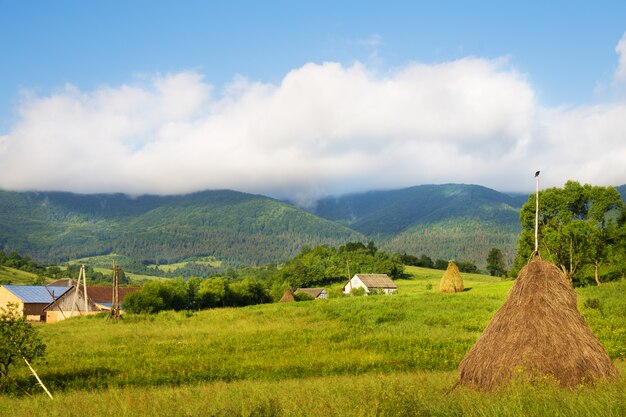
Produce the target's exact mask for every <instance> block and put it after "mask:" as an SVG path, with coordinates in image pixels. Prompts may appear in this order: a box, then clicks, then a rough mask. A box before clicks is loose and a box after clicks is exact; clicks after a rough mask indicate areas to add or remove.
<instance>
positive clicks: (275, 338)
mask: <svg viewBox="0 0 626 417" xmlns="http://www.w3.org/2000/svg"><path fill="white" fill-rule="evenodd" d="M408 272H409V273H410V274H411V279H406V280H397V281H396V283H397V284H398V294H397V295H394V296H371V297H353V298H345V297H342V298H331V299H329V300H320V301H310V302H298V303H275V304H265V305H257V306H251V307H245V308H221V309H212V310H207V311H201V312H198V313H189V312H180V313H173V312H163V313H160V314H158V315H153V316H127V317H126V318H125V319H124V320H122V321H121V322H119V323H112V322H110V321H106V320H105V319H104V318H101V317H91V318H76V319H69V320H66V321H63V322H60V323H56V324H49V325H42V326H38V331H39V332H40V333H41V335H42V336H43V338H44V340H45V342H46V344H47V346H48V354H47V360H46V361H45V362H43V361H42V362H38V363H36V364H35V367H36V369H37V371H38V373H39V375H40V376H41V378H42V380H43V381H44V383H45V384H46V385H47V386H48V388H49V389H50V390H51V391H52V393H53V395H54V396H55V400H54V401H51V400H50V399H49V398H47V397H46V396H45V395H44V394H43V393H42V392H41V389H40V387H38V386H37V385H36V383H35V381H34V379H33V377H32V376H31V375H30V374H29V372H28V369H27V368H25V367H22V368H20V369H16V371H15V372H14V374H12V379H13V381H15V383H17V384H19V386H20V387H22V388H24V389H26V390H27V391H28V392H29V393H30V394H31V395H32V396H27V395H25V394H22V393H21V392H19V391H17V393H15V395H14V396H0V415H7V416H8V415H10V416H14V417H21V416H32V415H38V414H42V413H45V414H47V415H69V416H81V415H85V410H89V413H88V414H90V415H106V416H115V415H125V416H151V417H157V416H175V415H176V416H177V415H186V416H206V415H213V416H411V415H441V416H444V415H446V416H447V415H454V416H464V415H470V416H490V415H506V416H544V415H559V416H591V415H602V416H609V415H611V416H618V415H623V412H624V411H625V410H626V385H625V384H626V382H625V381H624V379H622V380H621V381H619V382H615V383H600V384H596V385H586V384H585V385H581V386H580V387H577V388H575V389H560V388H559V387H558V386H557V385H556V384H555V383H554V382H553V381H550V380H545V381H543V382H540V383H538V384H536V385H527V384H524V382H523V381H521V380H520V381H517V382H516V383H514V384H513V385H512V386H511V387H509V388H506V389H503V390H501V391H499V392H497V393H481V392H475V391H471V390H468V389H466V388H462V387H458V388H456V389H454V390H450V388H451V387H452V386H453V384H454V382H455V380H456V379H457V376H458V371H457V369H458V366H459V362H460V361H461V359H462V358H463V356H464V355H465V354H466V352H467V351H468V350H469V349H470V347H471V346H472V345H473V343H474V342H475V341H476V339H477V338H478V337H479V336H480V334H481V332H482V331H483V329H484V328H485V326H486V325H487V323H488V322H489V320H490V319H491V318H492V317H493V315H494V313H495V311H496V310H497V309H498V308H499V307H500V306H501V305H502V303H503V302H504V300H505V298H506V295H507V292H508V290H509V289H510V288H511V286H512V282H511V281H505V280H500V279H496V278H493V277H487V276H481V275H470V274H467V275H464V281H465V286H466V288H467V291H464V292H463V293H458V294H441V293H439V292H438V291H437V284H438V280H439V278H440V276H441V274H442V271H434V270H427V269H423V268H408ZM576 291H577V293H578V307H579V310H580V311H581V313H582V314H583V316H584V317H585V320H586V322H587V323H588V324H589V326H590V328H591V329H592V331H593V332H594V333H595V334H596V336H597V337H598V339H599V341H600V342H601V343H602V344H603V346H604V347H605V349H606V350H607V352H608V354H609V355H610V357H611V358H612V359H613V360H614V361H615V362H616V364H617V366H618V368H619V369H620V371H621V372H622V375H623V373H624V372H625V371H626V364H625V363H624V358H626V337H625V335H626V316H625V315H624V314H623V312H624V311H625V310H624V309H625V308H626V299H625V298H624V297H623V293H624V291H626V283H625V282H614V283H609V284H606V285H603V286H602V287H587V288H580V289H577V290H576ZM331 292H332V291H331ZM588 300H592V301H594V302H588ZM67 404H71V405H72V407H71V408H68V406H67Z"/></svg>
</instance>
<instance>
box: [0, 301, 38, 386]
mask: <svg viewBox="0 0 626 417" xmlns="http://www.w3.org/2000/svg"><path fill="white" fill-rule="evenodd" d="M45 353H46V345H45V344H44V343H43V342H42V341H41V339H40V337H39V335H38V334H37V332H36V330H35V328H34V327H33V326H32V325H31V324H30V323H27V322H26V319H25V318H24V316H23V315H22V314H20V312H19V311H18V309H17V306H16V305H15V304H12V303H9V304H8V305H7V308H0V388H1V387H2V386H3V385H4V382H5V380H6V379H8V376H9V368H10V367H11V366H13V365H17V364H20V363H22V361H23V360H24V359H26V360H27V361H29V362H34V361H35V360H37V359H38V358H41V357H43V356H44V355H45Z"/></svg>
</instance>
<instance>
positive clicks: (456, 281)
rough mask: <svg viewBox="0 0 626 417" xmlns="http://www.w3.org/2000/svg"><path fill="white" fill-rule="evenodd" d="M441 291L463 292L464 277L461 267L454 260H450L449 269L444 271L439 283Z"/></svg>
mask: <svg viewBox="0 0 626 417" xmlns="http://www.w3.org/2000/svg"><path fill="white" fill-rule="evenodd" d="M439 291H441V292H463V278H462V277H461V272H459V267H458V266H456V264H455V263H454V261H450V262H448V269H446V272H444V274H443V276H442V277H441V282H440V283H439Z"/></svg>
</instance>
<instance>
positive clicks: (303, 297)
mask: <svg viewBox="0 0 626 417" xmlns="http://www.w3.org/2000/svg"><path fill="white" fill-rule="evenodd" d="M293 298H295V299H296V301H313V300H314V298H313V296H312V295H311V294H309V293H306V292H302V291H300V292H296V293H294V294H293Z"/></svg>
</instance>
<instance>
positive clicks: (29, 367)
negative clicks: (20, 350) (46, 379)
mask: <svg viewBox="0 0 626 417" xmlns="http://www.w3.org/2000/svg"><path fill="white" fill-rule="evenodd" d="M22 359H24V362H26V365H28V369H30V371H31V372H32V373H33V375H35V378H37V382H39V385H41V388H43V390H44V391H46V394H48V397H50V398H52V394H50V391H48V388H46V386H45V385H44V384H43V382H41V378H39V375H37V372H35V370H34V369H33V367H32V366H30V363H28V361H27V360H26V358H25V357H23V356H22ZM52 399H54V398H52Z"/></svg>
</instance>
